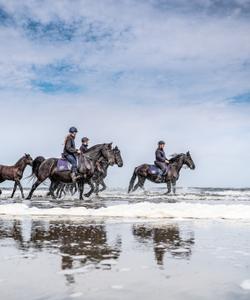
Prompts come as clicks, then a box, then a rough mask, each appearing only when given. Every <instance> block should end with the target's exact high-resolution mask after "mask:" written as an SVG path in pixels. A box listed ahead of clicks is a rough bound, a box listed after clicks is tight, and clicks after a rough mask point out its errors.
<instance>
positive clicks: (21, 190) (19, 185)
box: [17, 181, 24, 199]
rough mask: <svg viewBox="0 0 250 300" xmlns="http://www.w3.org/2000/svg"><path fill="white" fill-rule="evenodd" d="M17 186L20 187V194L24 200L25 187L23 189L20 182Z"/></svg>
mask: <svg viewBox="0 0 250 300" xmlns="http://www.w3.org/2000/svg"><path fill="white" fill-rule="evenodd" d="M17 185H18V187H19V190H20V192H21V195H22V198H23V199H24V194H23V187H22V185H21V182H20V181H18V182H17Z"/></svg>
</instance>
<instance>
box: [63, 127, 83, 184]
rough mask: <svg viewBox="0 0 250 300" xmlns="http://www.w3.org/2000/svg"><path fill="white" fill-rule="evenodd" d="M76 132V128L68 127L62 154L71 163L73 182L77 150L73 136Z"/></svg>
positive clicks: (75, 176) (75, 172) (75, 173)
mask: <svg viewBox="0 0 250 300" xmlns="http://www.w3.org/2000/svg"><path fill="white" fill-rule="evenodd" d="M76 134H77V129H76V128H75V127H70V129H69V134H68V135H67V136H66V138H65V142H64V150H63V156H64V157H65V158H66V159H67V161H68V162H69V163H70V164H71V165H72V169H71V171H72V172H71V178H72V181H73V182H76V180H77V154H78V153H79V150H77V149H76V146H75V137H76Z"/></svg>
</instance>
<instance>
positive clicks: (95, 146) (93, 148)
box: [85, 144, 104, 153]
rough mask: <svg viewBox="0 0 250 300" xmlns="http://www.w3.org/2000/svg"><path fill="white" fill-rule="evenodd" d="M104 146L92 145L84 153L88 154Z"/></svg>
mask: <svg viewBox="0 0 250 300" xmlns="http://www.w3.org/2000/svg"><path fill="white" fill-rule="evenodd" d="M103 145H104V144H97V145H94V146H92V147H90V148H89V149H88V150H87V151H86V152H85V153H89V152H90V151H93V150H96V149H97V148H99V147H101V146H103Z"/></svg>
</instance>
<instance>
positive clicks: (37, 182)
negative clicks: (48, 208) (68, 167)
mask: <svg viewBox="0 0 250 300" xmlns="http://www.w3.org/2000/svg"><path fill="white" fill-rule="evenodd" d="M42 182H43V181H41V180H38V179H37V181H36V182H35V183H34V184H33V185H32V188H31V190H30V192H29V195H28V197H27V198H26V199H27V200H29V199H31V197H32V195H33V193H34V191H35V190H36V189H37V187H38V186H39V185H40V184H41V183H42Z"/></svg>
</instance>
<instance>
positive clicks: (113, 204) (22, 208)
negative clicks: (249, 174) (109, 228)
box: [0, 188, 250, 220]
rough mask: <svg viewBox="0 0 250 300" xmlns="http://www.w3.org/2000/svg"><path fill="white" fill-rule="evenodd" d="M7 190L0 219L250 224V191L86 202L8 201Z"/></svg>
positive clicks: (119, 196) (117, 196)
mask: <svg viewBox="0 0 250 300" xmlns="http://www.w3.org/2000/svg"><path fill="white" fill-rule="evenodd" d="M10 193H11V191H10V190H5V191H4V192H3V194H2V200H1V204H0V216H2V217H3V216H5V217H6V218H7V217H9V218H13V217H14V216H15V217H21V216H30V217H46V216H47V217H48V216H49V217H57V216H58V217H60V218H62V217H64V218H74V217H82V218H88V217H95V218H119V219H120V220H122V219H124V220H126V219H129V218H146V219H215V220H216V219H231V220H237V219H239V220H250V189H212V188H206V189H205V188H186V189H179V190H178V194H177V195H164V192H163V189H156V190H153V191H151V192H146V193H142V192H139V193H132V194H129V195H128V194H127V193H126V191H125V190H122V189H113V190H110V191H107V192H104V193H103V194H101V196H100V197H96V196H93V197H92V198H90V199H85V200H84V201H79V200H78V195H75V196H73V197H71V196H68V195H66V196H65V197H64V198H62V199H57V200H51V199H50V198H48V197H46V191H44V190H38V191H37V192H36V195H35V197H34V199H32V200H30V201H27V200H20V198H18V196H17V197H16V198H15V199H13V200H12V199H9V195H10Z"/></svg>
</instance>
